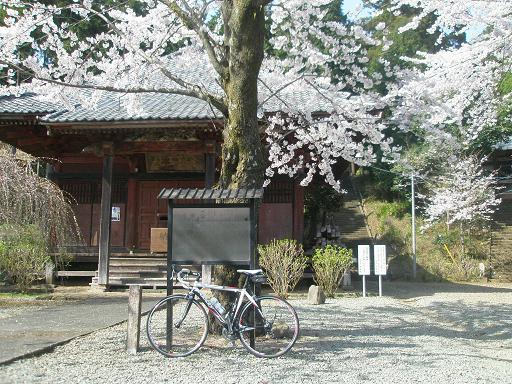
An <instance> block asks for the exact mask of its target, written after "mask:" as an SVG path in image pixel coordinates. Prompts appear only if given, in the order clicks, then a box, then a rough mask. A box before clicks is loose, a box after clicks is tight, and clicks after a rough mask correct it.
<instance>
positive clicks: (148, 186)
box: [137, 180, 204, 249]
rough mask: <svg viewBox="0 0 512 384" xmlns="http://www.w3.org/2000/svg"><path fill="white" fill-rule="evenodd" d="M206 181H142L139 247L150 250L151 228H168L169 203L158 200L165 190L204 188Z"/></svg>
mask: <svg viewBox="0 0 512 384" xmlns="http://www.w3.org/2000/svg"><path fill="white" fill-rule="evenodd" d="M203 187H204V181H200V180H197V181H176V180H172V181H171V180H167V181H164V180H158V181H140V182H139V183H138V188H137V190H138V191H137V194H138V225H137V229H138V231H137V247H138V248H139V249H149V248H150V241H151V228H164V227H166V226H167V201H166V200H159V199H157V196H158V194H159V193H160V191H161V190H162V189H163V188H203Z"/></svg>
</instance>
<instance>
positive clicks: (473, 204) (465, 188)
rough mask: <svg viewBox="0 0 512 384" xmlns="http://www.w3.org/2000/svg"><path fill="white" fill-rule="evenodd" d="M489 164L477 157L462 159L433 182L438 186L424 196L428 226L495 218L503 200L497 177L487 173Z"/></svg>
mask: <svg viewBox="0 0 512 384" xmlns="http://www.w3.org/2000/svg"><path fill="white" fill-rule="evenodd" d="M485 161H486V159H482V160H478V159H477V158H476V157H474V156H469V157H467V158H463V159H459V161H458V162H456V163H455V164H453V165H452V167H451V168H450V169H448V170H447V172H446V173H445V174H443V175H442V176H438V177H435V178H434V179H433V180H431V181H432V183H433V184H434V185H435V187H433V188H432V190H431V191H430V193H429V195H428V196H427V197H424V200H425V203H426V205H425V217H426V226H427V227H428V226H430V225H432V224H433V223H435V222H438V221H445V222H446V224H448V225H450V224H453V223H465V224H470V223H473V222H475V221H477V220H490V219H491V215H492V213H493V212H494V211H495V210H496V208H497V206H498V205H499V204H500V202H501V199H500V198H498V197H497V196H496V179H495V176H496V174H495V173H492V172H491V173H489V172H486V171H485V169H484V167H483V165H484V162H485Z"/></svg>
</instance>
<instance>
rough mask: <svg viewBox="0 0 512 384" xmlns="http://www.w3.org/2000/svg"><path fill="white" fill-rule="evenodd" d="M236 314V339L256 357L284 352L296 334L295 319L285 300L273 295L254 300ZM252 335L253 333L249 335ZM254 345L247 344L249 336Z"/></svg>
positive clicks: (249, 342)
mask: <svg viewBox="0 0 512 384" xmlns="http://www.w3.org/2000/svg"><path fill="white" fill-rule="evenodd" d="M255 301H256V303H257V305H254V304H253V303H251V302H249V303H247V304H246V305H245V307H244V308H243V309H242V312H241V313H240V318H239V321H238V328H239V338H240V341H241V342H242V344H243V346H244V347H245V348H246V349H247V350H248V351H249V352H250V353H252V354H253V355H255V356H257V357H267V358H268V357H278V356H281V355H283V354H285V353H286V352H288V351H289V350H290V349H291V348H292V347H293V344H295V341H296V340H297V338H298V337H299V318H298V317H297V313H296V312H295V309H293V307H292V306H291V305H290V304H288V302H287V301H285V300H283V299H280V298H278V297H274V296H262V297H257V298H256V299H255ZM253 335H255V336H253ZM252 336H253V337H254V347H251V337H252Z"/></svg>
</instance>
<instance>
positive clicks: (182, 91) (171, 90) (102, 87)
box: [0, 60, 228, 116]
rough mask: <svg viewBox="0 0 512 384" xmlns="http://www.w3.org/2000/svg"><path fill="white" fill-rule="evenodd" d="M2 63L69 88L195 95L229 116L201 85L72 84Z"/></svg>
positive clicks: (221, 102)
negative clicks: (203, 90) (125, 86)
mask: <svg viewBox="0 0 512 384" xmlns="http://www.w3.org/2000/svg"><path fill="white" fill-rule="evenodd" d="M0 64H2V65H7V66H9V67H11V68H13V69H15V70H17V71H19V72H24V73H27V74H29V75H30V76H31V77H32V78H34V79H36V80H40V81H43V82H47V83H51V84H55V85H60V86H63V87H69V88H79V89H92V90H98V91H107V92H117V93H164V94H173V95H182V96H189V97H194V98H196V99H200V100H203V101H206V102H207V103H210V104H211V105H213V106H214V107H215V108H217V109H218V110H219V111H220V112H221V113H222V114H223V115H224V116H227V113H228V112H227V107H226V105H225V103H224V102H223V101H222V100H221V99H219V98H217V97H215V96H213V95H210V94H208V93H205V92H202V90H201V89H200V87H196V89H195V90H193V89H187V88H184V89H182V88H151V89H149V88H143V87H136V88H117V87H113V86H107V85H97V84H72V83H68V82H65V81H60V80H55V79H51V78H48V77H43V76H40V75H38V74H37V73H36V72H34V71H32V70H29V69H26V68H23V67H20V66H18V65H15V64H12V63H9V62H6V61H4V60H0Z"/></svg>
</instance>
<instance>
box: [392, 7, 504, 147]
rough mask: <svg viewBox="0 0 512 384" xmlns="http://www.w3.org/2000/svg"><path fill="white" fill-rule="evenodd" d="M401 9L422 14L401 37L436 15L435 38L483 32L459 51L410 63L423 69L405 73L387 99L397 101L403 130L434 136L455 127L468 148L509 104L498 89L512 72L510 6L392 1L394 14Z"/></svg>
mask: <svg viewBox="0 0 512 384" xmlns="http://www.w3.org/2000/svg"><path fill="white" fill-rule="evenodd" d="M402 6H410V7H415V8H418V9H420V12H419V14H418V16H416V17H415V18H413V19H412V21H411V22H410V23H408V24H407V25H405V26H404V27H403V28H402V31H406V30H409V29H413V28H416V26H417V25H418V23H419V21H420V20H421V19H422V18H424V17H426V16H427V15H429V14H432V13H434V14H435V15H436V16H437V18H436V19H435V22H434V24H433V25H432V28H431V31H432V32H434V31H435V30H436V29H437V28H440V29H441V30H443V31H453V30H458V31H460V32H468V31H474V30H476V29H481V30H482V33H481V34H480V35H479V36H477V37H476V38H475V39H473V40H471V41H469V42H467V43H465V44H462V46H461V47H459V48H452V49H447V50H442V51H440V52H437V53H434V54H423V55H422V57H421V58H420V59H417V58H416V59H409V60H411V61H413V62H415V63H417V64H419V68H418V69H416V70H408V71H403V72H402V73H401V76H400V80H401V81H400V82H399V84H397V85H396V86H395V88H394V90H393V91H392V92H390V93H389V95H388V98H390V99H394V100H395V101H398V103H397V104H398V105H397V108H396V109H395V115H394V120H395V122H396V123H397V124H398V125H400V126H401V127H403V128H405V127H408V126H411V125H420V126H422V127H423V128H425V129H426V130H427V131H432V130H436V129H439V128H444V127H450V126H452V127H453V126H457V127H459V129H460V132H461V136H462V144H463V145H464V144H465V145H467V144H469V143H471V142H472V141H473V140H474V139H476V138H477V137H478V135H479V134H480V133H481V132H482V130H483V129H485V128H486V127H488V126H490V125H493V124H495V123H496V119H497V114H498V108H499V106H500V105H501V104H502V103H503V102H509V101H510V99H511V95H510V94H509V95H502V94H500V92H499V91H498V84H499V83H500V81H501V80H502V79H503V76H504V75H505V74H507V73H508V72H510V71H511V65H512V61H511V59H510V58H511V54H512V44H510V41H511V40H512V2H510V1H507V0H489V1H482V0H468V1H458V0H422V1H418V0H391V9H392V11H393V12H397V13H399V12H400V7H402Z"/></svg>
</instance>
